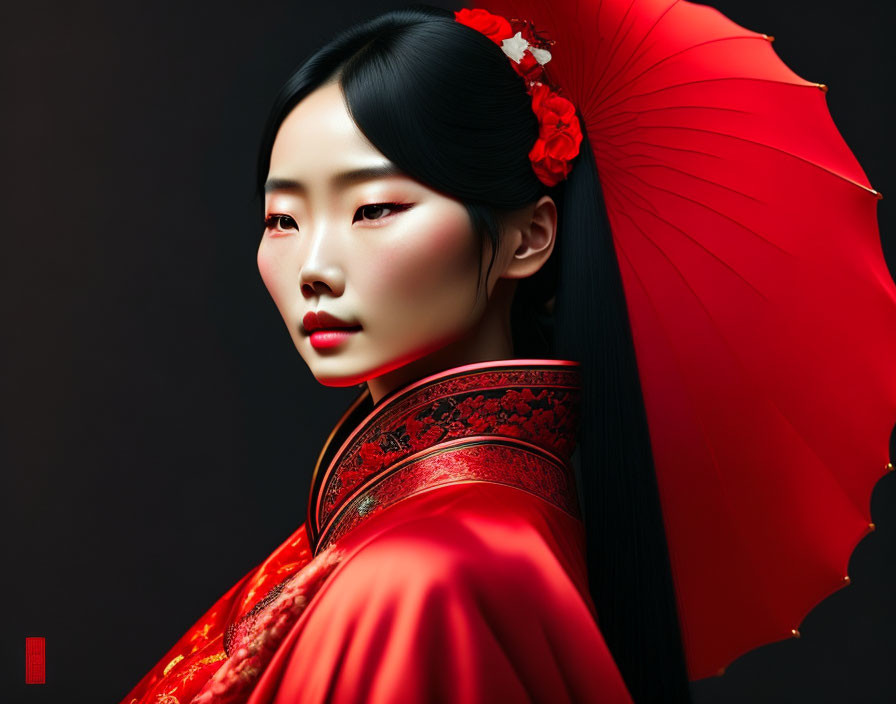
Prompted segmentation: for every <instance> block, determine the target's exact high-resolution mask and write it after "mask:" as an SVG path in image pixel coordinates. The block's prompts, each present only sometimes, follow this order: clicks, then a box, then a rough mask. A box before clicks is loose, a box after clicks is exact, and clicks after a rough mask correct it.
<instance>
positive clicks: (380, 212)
mask: <svg viewBox="0 0 896 704" xmlns="http://www.w3.org/2000/svg"><path fill="white" fill-rule="evenodd" d="M410 207H411V206H410V205H407V204H401V203H372V204H370V205H362V206H361V207H360V208H358V212H356V213H355V219H354V220H352V222H358V220H383V219H385V218H386V217H388V216H389V215H392V214H394V213H397V212H400V211H402V210H407V209H408V208H410ZM359 216H360V217H359Z"/></svg>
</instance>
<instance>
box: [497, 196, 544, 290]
mask: <svg viewBox="0 0 896 704" xmlns="http://www.w3.org/2000/svg"><path fill="white" fill-rule="evenodd" d="M509 227H510V231H509V232H507V233H506V235H509V236H508V237H507V240H508V244H510V245H511V246H513V248H514V250H513V252H512V253H509V254H508V259H507V260H506V261H507V264H506V266H505V267H504V273H503V275H502V276H503V278H507V279H525V278H526V277H528V276H532V275H533V274H534V273H535V272H536V271H538V270H539V269H541V267H542V266H543V265H544V263H545V262H546V261H547V260H548V257H550V256H551V252H553V251H554V242H556V240H557V205H556V204H555V203H554V200H553V199H552V198H551V197H550V196H542V197H541V198H539V199H538V201H536V202H535V204H534V205H529V206H526V207H525V208H522V209H521V210H520V211H518V213H516V214H515V216H514V217H513V218H512V220H511V223H510V224H509Z"/></svg>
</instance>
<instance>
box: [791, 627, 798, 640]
mask: <svg viewBox="0 0 896 704" xmlns="http://www.w3.org/2000/svg"><path fill="white" fill-rule="evenodd" d="M790 632H791V633H793V637H794V638H799V637H800V632H799V631H798V630H797V629H795V628H791V629H790Z"/></svg>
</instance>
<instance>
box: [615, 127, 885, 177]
mask: <svg viewBox="0 0 896 704" xmlns="http://www.w3.org/2000/svg"><path fill="white" fill-rule="evenodd" d="M640 129H661V130H686V131H689V132H704V133H706V134H714V135H718V136H720V137H728V138H729V139H735V140H737V141H739V142H746V143H747V144H755V145H756V146H757V147H765V148H766V149H771V150H773V151H776V152H779V153H781V154H783V155H784V156H789V157H791V158H792V159H797V160H798V161H802V162H803V163H805V164H808V165H809V166H814V167H815V168H816V169H821V170H822V171H825V172H826V173H829V174H830V175H832V176H836V177H837V178H839V179H842V180H843V181H846V182H847V183H850V184H852V185H853V186H858V187H859V188H861V189H862V190H864V191H866V192H868V193H871V191H872V189H870V188H868V187H867V186H865V185H863V184H861V183H859V182H858V181H853V180H852V179H851V178H849V177H848V176H844V175H843V174H841V173H838V172H836V171H834V170H832V169H829V168H828V167H826V166H822V165H821V164H819V163H818V162H815V161H811V160H810V159H807V158H805V157H802V156H800V155H799V154H794V153H793V152H788V151H787V150H786V149H781V147H775V146H772V145H771V144H766V143H765V142H757V141H756V140H755V139H747V138H746V137H739V136H737V135H734V134H729V133H728V132H718V131H716V130H708V129H705V128H703V127H691V126H690V125H650V127H642V128H640ZM632 131H633V130H628V132H632ZM619 134H626V132H620V133H619Z"/></svg>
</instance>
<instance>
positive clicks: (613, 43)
mask: <svg viewBox="0 0 896 704" xmlns="http://www.w3.org/2000/svg"><path fill="white" fill-rule="evenodd" d="M634 4H635V0H631V2H629V4H628V7H627V8H626V9H625V14H624V15H622V19H620V20H619V23H618V24H617V25H616V31H615V32H614V33H613V38H612V39H611V40H610V46H611V47H612V49H611V50H610V55H609V56H607V58H606V60H605V61H604V66H603V69H602V70H601V72H600V75H599V76H598V77H597V80H596V81H594V83H592V85H595V86H598V85H600V84H601V83H603V80H604V76H606V75H607V69H609V68H610V63H611V62H612V61H613V57H614V56H615V54H616V52H617V51H618V49H619V47H620V46H621V45H622V43H621V42H619V43H617V42H616V39H617V38H618V37H619V30H620V29H622V25H624V24H625V20H626V18H627V17H628V13H629V12H631V9H632V7H633V6H634ZM629 30H631V25H629V29H628V30H626V33H628V31H629ZM601 90H603V86H601ZM584 104H585V105H587V103H584Z"/></svg>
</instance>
